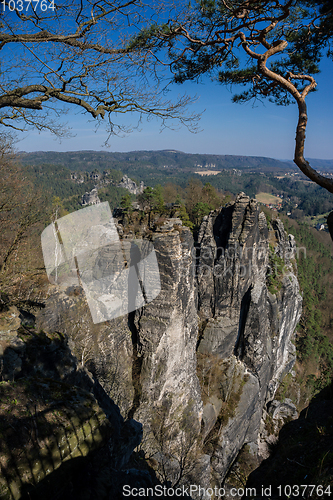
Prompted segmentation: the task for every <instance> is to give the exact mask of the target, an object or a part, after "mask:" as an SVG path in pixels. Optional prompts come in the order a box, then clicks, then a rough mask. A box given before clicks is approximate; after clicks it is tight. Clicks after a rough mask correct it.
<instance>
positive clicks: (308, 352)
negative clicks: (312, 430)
mask: <svg viewBox="0 0 333 500" xmlns="http://www.w3.org/2000/svg"><path fill="white" fill-rule="evenodd" d="M284 223H285V227H286V230H287V231H288V232H290V233H291V234H293V235H294V236H295V239H296V242H297V244H298V247H303V248H304V249H305V250H306V251H303V250H301V251H299V255H298V258H297V268H298V280H299V284H300V289H301V290H302V292H303V312H302V317H301V320H300V323H299V326H298V332H297V353H298V358H299V361H300V362H301V363H302V364H303V365H305V366H306V367H307V369H306V370H305V372H304V375H305V377H306V382H307V385H308V387H309V388H310V389H311V392H312V394H316V393H318V392H319V391H321V390H322V389H324V388H326V387H327V386H329V384H330V383H331V381H332V379H333V343H332V341H333V332H332V327H333V315H332V310H331V304H332V298H333V287H332V283H331V276H332V273H333V257H332V251H331V249H330V246H329V245H331V243H330V242H328V245H325V244H324V243H323V242H321V241H319V240H318V234H319V233H318V232H316V231H315V230H313V229H310V228H309V227H308V226H307V225H306V224H296V223H295V222H293V224H290V222H288V220H286V221H285V222H284ZM322 236H326V235H322ZM327 236H328V235H327Z"/></svg>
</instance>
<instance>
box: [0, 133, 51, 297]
mask: <svg viewBox="0 0 333 500" xmlns="http://www.w3.org/2000/svg"><path fill="white" fill-rule="evenodd" d="M12 143H13V139H12V137H11V136H9V135H2V136H1V137H0V233H1V241H0V279H1V285H2V287H4V285H5V284H6V283H7V282H8V283H9V282H10V281H11V279H12V278H13V276H14V275H17V276H18V275H19V274H20V272H21V271H22V270H23V269H24V272H25V274H29V273H30V272H33V273H36V272H37V269H36V268H31V269H30V268H29V265H28V263H29V255H28V253H29V251H28V250H27V248H26V246H25V245H26V242H27V237H28V236H30V235H31V231H32V229H33V228H34V227H35V226H36V225H37V224H38V223H40V222H41V221H42V220H44V219H45V206H44V204H43V201H42V199H41V197H40V196H39V195H38V193H36V191H35V190H34V188H33V186H32V185H31V183H30V182H29V179H27V177H26V175H25V173H24V172H23V171H22V169H21V168H20V166H19V165H18V164H17V162H16V158H15V154H14V152H13V148H12ZM18 254H20V255H18ZM18 260H20V261H21V263H22V262H23V263H24V265H23V266H17V265H16V269H15V264H17V263H18ZM18 268H19V269H20V270H19V269H18Z"/></svg>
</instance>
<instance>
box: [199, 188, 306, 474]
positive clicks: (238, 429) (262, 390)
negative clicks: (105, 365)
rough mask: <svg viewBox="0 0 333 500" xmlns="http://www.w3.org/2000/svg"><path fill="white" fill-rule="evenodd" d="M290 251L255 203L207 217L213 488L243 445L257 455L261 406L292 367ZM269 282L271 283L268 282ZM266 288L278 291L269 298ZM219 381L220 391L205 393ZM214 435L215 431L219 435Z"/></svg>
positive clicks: (202, 248) (205, 343)
mask: <svg viewBox="0 0 333 500" xmlns="http://www.w3.org/2000/svg"><path fill="white" fill-rule="evenodd" d="M294 246H295V243H294V241H293V239H292V238H288V237H287V236H286V234H285V232H284V229H283V226H282V223H281V222H280V221H278V220H277V221H275V222H273V223H272V227H271V228H270V229H269V228H268V226H267V223H266V218H265V215H264V214H263V213H260V211H259V208H258V206H257V203H256V201H255V200H250V199H249V198H248V197H247V196H245V195H244V194H242V193H241V194H240V195H238V197H237V198H236V202H235V203H234V204H230V205H229V206H227V207H225V208H223V209H222V211H216V212H213V213H211V214H210V215H209V216H207V217H206V218H205V220H204V222H203V224H202V227H201V230H200V233H199V241H198V247H199V248H198V251H199V255H198V258H197V273H198V312H199V317H200V319H201V322H202V323H201V324H202V326H201V333H200V338H199V346H198V366H199V378H200V380H201V382H202V386H203V389H204V390H203V393H204V394H205V393H206V394H207V393H208V390H209V395H210V398H207V397H206V401H205V398H204V402H205V406H204V415H205V414H206V413H208V412H210V413H211V404H212V402H211V399H212V396H214V397H215V398H216V399H215V401H216V403H215V412H216V413H217V411H216V408H219V407H220V408H221V409H220V411H219V413H218V415H217V417H216V421H215V424H214V425H213V421H211V422H210V426H211V427H212V430H211V431H210V433H209V434H208V435H207V437H206V442H207V445H208V451H209V452H210V453H212V452H213V453H212V454H213V456H214V458H212V460H211V465H212V469H213V471H214V473H213V476H214V477H215V483H219V482H220V481H221V477H224V476H225V474H226V472H227V470H228V468H229V467H230V465H231V463H232V462H233V460H234V459H235V458H236V456H237V453H238V451H239V450H240V448H241V447H242V445H243V444H244V443H250V444H252V446H253V449H256V447H257V441H258V433H259V428H260V421H261V416H262V412H263V408H264V406H265V404H266V403H267V402H268V401H270V400H272V399H273V397H274V394H275V391H276V388H277V386H278V384H279V381H280V380H281V378H282V377H283V375H284V374H285V373H286V372H288V371H289V370H290V369H291V368H292V366H293V363H294V362H295V348H294V346H293V344H292V343H291V339H292V335H293V332H294V329H295V327H296V324H297V322H298V319H299V316H300V312H301V297H300V295H299V289H298V283H297V279H296V277H295V275H294V272H293V267H292V260H293V258H294ZM273 277H274V280H273ZM270 280H272V281H274V285H275V286H276V289H275V288H272V287H270V288H271V291H272V292H275V293H271V292H270V291H269V290H268V287H267V285H268V286H269V284H270ZM216 374H218V379H219V384H215V386H214V385H213V387H209V381H210V378H213V377H214V376H216ZM217 428H218V429H217Z"/></svg>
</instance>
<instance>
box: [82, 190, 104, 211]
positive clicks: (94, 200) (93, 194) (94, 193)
mask: <svg viewBox="0 0 333 500" xmlns="http://www.w3.org/2000/svg"><path fill="white" fill-rule="evenodd" d="M100 202H101V200H100V199H99V197H98V190H97V188H94V189H92V190H91V191H90V192H89V193H88V192H86V193H84V195H83V196H82V201H81V205H82V206H83V207H86V206H88V205H97V204H98V203H100Z"/></svg>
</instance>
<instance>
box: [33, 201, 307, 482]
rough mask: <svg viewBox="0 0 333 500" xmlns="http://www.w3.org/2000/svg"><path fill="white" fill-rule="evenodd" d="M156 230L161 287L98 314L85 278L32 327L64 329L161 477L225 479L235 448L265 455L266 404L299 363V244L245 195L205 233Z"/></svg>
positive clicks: (56, 298)
mask: <svg viewBox="0 0 333 500" xmlns="http://www.w3.org/2000/svg"><path fill="white" fill-rule="evenodd" d="M174 222H175V223H174V224H173V223H172V219H169V220H168V221H167V224H166V226H165V228H162V229H163V230H161V228H159V230H158V231H156V232H154V233H153V234H152V235H151V239H152V241H153V243H154V247H155V252H156V255H157V259H158V263H159V269H160V277H161V287H162V291H161V293H160V295H159V296H158V297H157V298H156V299H155V300H154V301H153V302H151V303H150V304H148V305H146V306H145V307H143V308H141V309H140V310H137V311H135V312H133V313H130V314H129V315H128V316H123V317H121V318H117V319H114V320H112V321H108V322H105V323H103V324H97V325H94V324H93V323H92V320H91V317H90V313H89V310H88V308H87V304H86V301H85V297H84V295H83V292H82V290H81V288H80V287H70V288H64V289H61V288H59V289H56V288H55V289H54V290H55V292H54V294H52V295H51V296H50V298H49V299H48V300H47V302H46V304H45V308H44V309H42V310H41V311H40V313H39V314H38V316H37V322H36V328H37V330H43V331H45V332H48V333H51V332H62V333H63V334H64V335H66V336H67V337H68V339H69V347H70V348H71V350H72V352H73V353H74V354H75V356H76V358H77V359H78V360H79V361H80V363H81V365H82V366H85V367H86V368H88V370H89V371H90V372H91V373H92V376H93V378H94V380H96V381H98V384H100V385H101V387H102V388H103V391H105V393H106V394H107V395H108V396H109V397H110V398H112V400H113V401H114V402H115V404H116V405H118V407H119V409H120V412H121V415H122V417H123V418H124V419H125V420H126V419H133V418H134V419H135V421H138V422H140V423H141V424H142V425H143V439H142V442H141V445H140V446H141V449H142V450H143V453H144V454H145V456H146V458H147V457H149V464H150V465H151V466H152V467H153V468H154V469H155V470H156V471H157V474H158V477H159V479H160V480H161V481H171V483H173V484H174V483H176V482H179V483H180V484H182V483H184V484H186V483H192V484H193V483H198V484H200V485H201V486H202V487H206V488H207V487H209V486H212V487H214V486H220V485H221V483H222V482H223V479H224V477H225V475H226V473H227V471H228V469H229V467H230V465H231V464H232V462H233V460H234V459H235V458H236V456H237V454H238V452H239V450H240V449H241V448H242V446H243V445H244V444H245V443H248V444H249V446H250V448H251V450H252V452H253V453H257V448H258V439H259V430H260V425H261V419H262V416H263V411H264V408H265V407H266V406H265V405H267V403H268V402H270V401H272V400H273V399H274V394H275V391H276V388H277V386H278V384H279V381H280V380H281V378H282V377H283V376H284V374H285V373H287V372H288V371H290V370H291V368H292V366H293V364H294V362H295V348H294V346H293V344H292V342H291V340H292V338H293V333H294V329H295V327H296V324H297V321H298V319H299V316H300V312H301V297H300V294H299V288H298V282H297V278H296V276H295V263H294V257H295V255H294V253H295V243H294V240H293V238H292V237H291V236H287V235H286V233H285V231H284V229H283V226H282V223H281V222H280V221H279V220H278V219H277V220H276V221H272V223H271V225H269V226H268V224H267V222H266V218H265V215H264V214H263V213H261V212H260V210H259V207H258V205H257V202H256V201H255V200H250V199H249V198H248V197H247V196H245V195H244V194H243V193H241V194H240V195H238V197H237V199H236V201H235V202H234V203H230V204H229V205H227V206H225V207H223V208H222V209H220V210H217V211H214V212H211V213H210V215H208V216H207V217H205V218H204V221H203V223H202V226H201V229H200V232H199V235H198V241H197V242H196V243H194V241H193V237H192V234H191V232H190V230H189V229H188V228H186V227H183V226H181V225H180V223H179V220H175V221H174Z"/></svg>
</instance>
